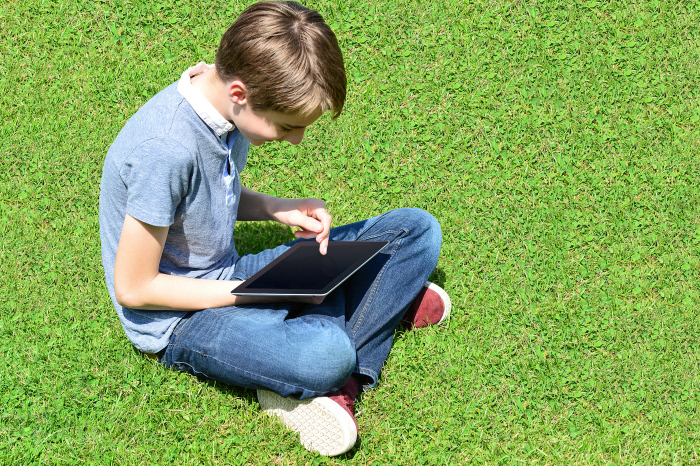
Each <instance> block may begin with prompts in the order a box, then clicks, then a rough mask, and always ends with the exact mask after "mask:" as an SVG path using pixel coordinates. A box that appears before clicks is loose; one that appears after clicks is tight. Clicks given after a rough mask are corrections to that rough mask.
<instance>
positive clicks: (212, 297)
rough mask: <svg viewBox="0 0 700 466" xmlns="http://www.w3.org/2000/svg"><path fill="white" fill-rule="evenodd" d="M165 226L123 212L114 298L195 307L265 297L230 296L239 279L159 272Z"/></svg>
mask: <svg viewBox="0 0 700 466" xmlns="http://www.w3.org/2000/svg"><path fill="white" fill-rule="evenodd" d="M167 236H168V227H155V226H152V225H148V224H146V223H143V222H141V221H139V220H137V219H135V218H134V217H132V216H130V215H127V216H126V218H125V219H124V226H123V227H122V232H121V237H120V238H119V248H118V249H117V258H116V262H115V265H114V291H115V294H116V298H117V302H118V303H119V304H121V305H122V306H126V307H129V308H132V309H153V310H155V309H176V310H199V309H206V308H210V307H222V306H232V305H241V304H250V303H254V302H265V301H271V299H265V298H253V297H248V296H234V295H232V294H231V290H232V289H233V288H234V287H235V286H236V285H237V284H238V283H240V282H236V281H229V280H203V279H197V278H187V277H178V276H174V275H167V274H163V273H160V272H159V270H158V265H159V264H160V258H161V255H162V253H163V247H164V245H165V239H166V237H167Z"/></svg>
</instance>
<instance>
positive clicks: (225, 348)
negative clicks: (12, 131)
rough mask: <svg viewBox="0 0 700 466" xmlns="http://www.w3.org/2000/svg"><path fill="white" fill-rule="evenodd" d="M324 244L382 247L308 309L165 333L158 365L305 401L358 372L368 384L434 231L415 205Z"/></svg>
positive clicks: (428, 260)
mask: <svg viewBox="0 0 700 466" xmlns="http://www.w3.org/2000/svg"><path fill="white" fill-rule="evenodd" d="M331 240H332V241H355V240H359V241H388V242H389V244H388V245H387V246H385V247H384V249H383V250H382V251H381V252H380V253H379V254H378V255H377V256H375V257H374V258H373V259H372V260H371V261H370V262H368V263H367V264H365V266H364V267H363V268H362V269H361V270H359V271H358V272H357V273H356V274H355V275H353V277H351V278H350V279H349V280H348V281H347V282H345V283H344V284H343V285H341V286H340V287H339V288H337V289H336V290H335V291H333V292H332V293H331V294H330V295H328V296H327V297H326V299H325V300H324V301H323V303H321V304H318V305H310V304H294V303H275V304H260V305H246V306H233V307H225V308H217V309H205V310H203V311H199V312H195V313H192V314H190V315H188V316H186V317H185V318H184V319H183V320H182V321H181V322H180V323H179V324H178V325H177V327H176V328H175V330H174V332H173V334H172V336H171V338H170V344H169V345H168V347H167V348H166V350H165V352H164V353H162V354H161V356H160V359H159V360H160V361H161V363H163V364H164V365H165V366H167V367H172V368H175V369H179V370H182V371H185V372H189V373H191V374H196V375H202V376H205V377H208V378H212V379H215V380H218V381H221V382H223V383H225V384H230V385H237V386H242V387H248V388H262V389H266V390H272V391H274V392H276V393H278V394H280V395H282V396H295V397H299V398H308V397H312V396H319V395H323V394H325V393H328V392H330V391H333V390H337V389H339V388H340V387H342V386H343V385H344V384H345V382H346V381H347V380H348V378H349V377H350V376H351V375H353V374H356V375H358V374H359V375H360V376H361V377H360V379H361V380H363V381H365V382H366V385H365V387H364V388H365V389H367V388H370V387H373V386H374V385H375V384H376V382H377V379H378V377H379V373H380V371H381V368H382V365H383V364H384V361H385V360H386V358H387V356H388V354H389V351H390V349H391V344H392V339H393V335H394V329H395V328H396V326H397V325H398V324H399V322H400V320H401V317H403V315H404V313H405V312H406V310H407V309H408V306H409V305H410V304H411V302H412V301H413V299H414V298H415V297H416V295H417V294H418V292H419V291H420V289H421V288H422V286H423V284H424V283H425V281H426V280H427V279H428V277H429V276H430V274H431V273H432V271H433V269H434V268H435V266H436V264H437V260H438V256H439V254H440V245H441V241H442V237H441V231H440V225H439V224H438V222H437V221H436V220H435V219H434V218H433V217H432V216H431V215H430V214H428V213H426V212H424V211H422V210H419V209H399V210H393V211H390V212H388V213H386V214H383V215H381V216H379V217H375V218H372V219H369V220H365V221H362V222H357V223H352V224H349V225H345V226H341V227H338V228H333V229H332V230H331ZM293 243H294V242H291V243H288V244H285V245H282V246H279V247H277V248H275V249H269V250H266V251H263V252H261V253H259V254H254V255H245V256H243V257H242V258H241V259H240V260H239V261H238V262H237V263H236V267H235V269H234V271H233V275H232V277H231V278H232V279H234V280H245V279H247V278H249V277H250V276H252V275H253V274H255V273H256V272H257V271H259V270H260V269H262V268H263V267H264V266H265V265H267V264H268V263H269V262H270V261H272V260H273V259H274V258H276V257H277V256H279V255H280V254H282V253H283V252H284V251H286V250H287V249H289V247H291V245H292V244H293Z"/></svg>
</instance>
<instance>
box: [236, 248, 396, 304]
mask: <svg viewBox="0 0 700 466" xmlns="http://www.w3.org/2000/svg"><path fill="white" fill-rule="evenodd" d="M387 244H388V242H387V241H330V242H329V243H328V251H327V253H326V254H325V255H323V254H321V253H320V252H319V249H318V248H319V245H318V243H317V242H316V241H301V242H299V243H296V244H294V246H292V247H291V248H289V249H288V250H287V251H285V252H284V253H283V254H282V255H281V256H279V257H278V258H277V259H275V260H273V261H272V262H270V263H269V264H268V265H267V266H266V267H265V268H263V269H262V270H260V271H259V272H258V273H256V274H255V275H253V276H252V277H250V278H249V279H248V280H246V281H244V282H243V283H241V284H240V285H238V286H237V287H236V288H234V289H233V290H231V294H235V295H239V296H305V297H315V296H326V295H327V294H328V293H330V292H331V291H333V290H334V289H336V288H337V287H338V285H340V284H341V283H343V282H344V281H345V280H347V279H348V278H349V277H350V276H351V275H352V274H354V273H355V272H356V271H357V270H359V269H360V267H362V266H363V265H365V264H366V263H367V262H368V261H369V260H370V259H371V258H373V257H374V256H376V255H377V254H378V253H379V251H381V249H382V248H383V247H384V246H386V245H387Z"/></svg>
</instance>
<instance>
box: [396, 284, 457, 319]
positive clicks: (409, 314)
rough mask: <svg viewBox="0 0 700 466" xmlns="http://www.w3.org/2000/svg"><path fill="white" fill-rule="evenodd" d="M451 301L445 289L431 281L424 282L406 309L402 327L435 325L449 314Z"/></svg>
mask: <svg viewBox="0 0 700 466" xmlns="http://www.w3.org/2000/svg"><path fill="white" fill-rule="evenodd" d="M451 308H452V303H451V301H450V297H449V296H447V293H445V290H443V289H442V288H440V287H439V286H437V285H436V284H435V283H432V282H425V285H423V288H422V289H421V290H420V293H418V296H416V299H414V300H413V303H412V304H411V307H409V308H408V311H406V315H404V316H403V319H402V320H401V323H402V324H403V325H404V327H408V328H410V327H414V328H421V327H427V326H428V325H437V324H439V323H441V322H444V321H445V320H447V318H448V317H449V316H450V309H451Z"/></svg>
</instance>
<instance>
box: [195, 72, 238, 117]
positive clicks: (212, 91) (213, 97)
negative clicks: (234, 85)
mask: <svg viewBox="0 0 700 466" xmlns="http://www.w3.org/2000/svg"><path fill="white" fill-rule="evenodd" d="M190 82H191V83H192V86H194V87H195V88H196V89H198V90H199V92H201V93H202V94H203V95H204V97H205V98H206V99H207V100H208V101H209V103H210V104H212V105H213V106H214V108H215V109H216V111H217V112H219V113H220V114H221V116H222V117H224V118H225V119H226V120H228V121H230V122H231V123H233V118H232V113H233V109H232V103H231V99H229V97H228V89H227V86H226V83H225V82H223V81H222V80H221V79H219V75H218V74H217V72H216V68H214V67H212V68H209V70H208V71H205V72H204V73H201V74H198V75H197V76H195V77H193V78H192V79H191V80H190Z"/></svg>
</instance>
